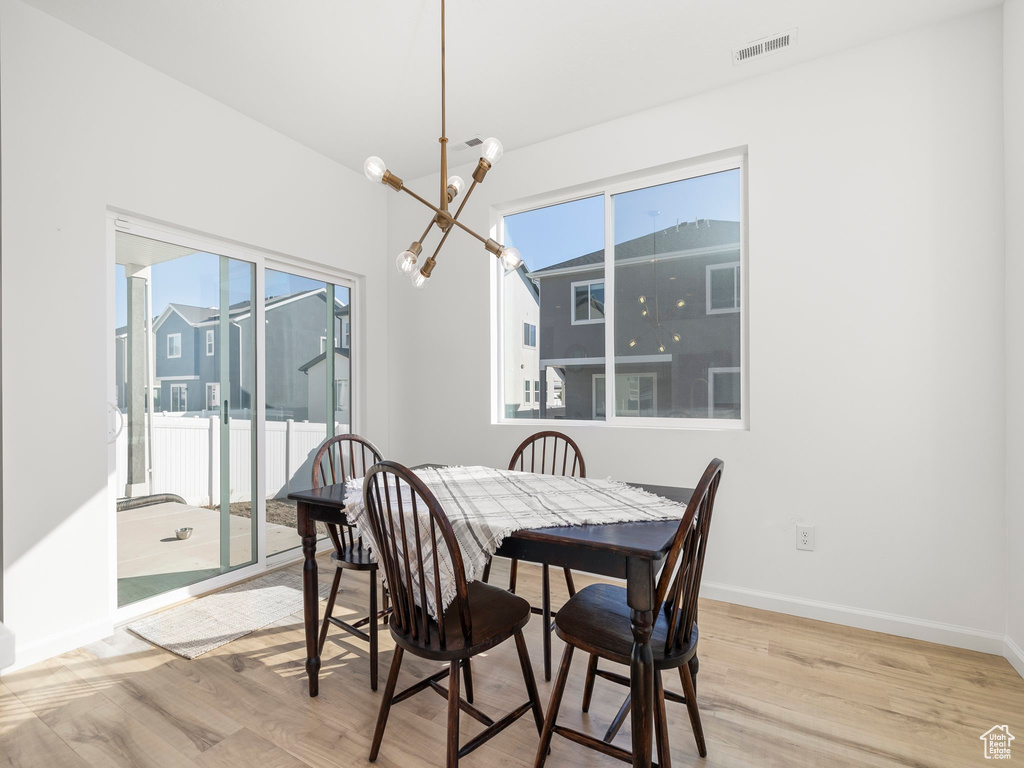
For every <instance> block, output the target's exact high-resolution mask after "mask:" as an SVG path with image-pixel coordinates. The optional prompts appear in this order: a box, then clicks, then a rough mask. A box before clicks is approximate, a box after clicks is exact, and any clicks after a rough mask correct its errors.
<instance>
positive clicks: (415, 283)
mask: <svg viewBox="0 0 1024 768" xmlns="http://www.w3.org/2000/svg"><path fill="white" fill-rule="evenodd" d="M429 279H430V277H428V276H427V275H424V274H423V271H422V270H416V272H415V273H414V274H413V276H412V287H413V288H425V287H426V285H427V280H429Z"/></svg>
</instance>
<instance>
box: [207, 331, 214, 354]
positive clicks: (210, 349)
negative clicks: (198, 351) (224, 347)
mask: <svg viewBox="0 0 1024 768" xmlns="http://www.w3.org/2000/svg"><path fill="white" fill-rule="evenodd" d="M206 356H207V357H213V329H212V328H211V329H209V330H207V331H206Z"/></svg>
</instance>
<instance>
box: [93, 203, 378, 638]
mask: <svg viewBox="0 0 1024 768" xmlns="http://www.w3.org/2000/svg"><path fill="white" fill-rule="evenodd" d="M106 227H107V267H108V274H107V277H108V279H107V291H108V293H107V366H106V369H107V391H108V392H113V391H114V388H115V386H116V382H115V373H114V360H115V350H114V343H115V342H114V330H115V319H114V293H113V291H114V274H115V264H116V233H117V232H126V233H129V234H134V235H138V236H140V237H147V238H150V239H153V240H158V241H162V242H166V243H171V244H174V245H180V246H184V247H186V248H194V249H196V250H197V251H203V252H208V253H213V254H217V255H219V256H226V257H228V258H232V259H236V260H238V261H243V262H247V263H250V264H253V265H254V266H255V295H254V296H253V297H252V307H253V319H254V323H253V328H254V329H255V328H257V327H258V328H259V330H258V331H256V332H255V340H254V341H255V358H256V359H255V361H254V364H255V378H254V383H255V390H256V392H255V397H254V398H252V399H251V400H250V402H251V404H252V408H253V414H254V417H255V418H254V428H255V434H254V436H253V437H254V439H253V441H252V450H253V451H254V458H255V463H254V465H253V474H254V477H255V482H254V488H255V489H257V491H258V492H257V493H256V494H254V495H255V497H256V498H254V499H253V500H252V504H253V510H254V514H253V517H252V519H253V520H254V521H255V523H256V536H255V547H256V549H255V552H256V559H255V562H253V563H251V564H249V565H245V566H241V567H239V568H236V569H234V570H231V571H228V572H226V573H221V574H219V575H217V576H213V577H211V578H209V579H205V580H203V581H200V582H197V583H195V584H190V585H188V586H185V587H179V588H177V589H173V590H169V591H167V592H164V593H162V594H159V595H154V596H153V597H150V598H146V599H144V600H140V601H138V602H135V603H130V604H128V605H125V606H118V604H117V502H116V500H117V498H119V497H120V495H121V493H120V492H119V491H118V489H117V467H116V450H115V449H114V446H113V445H108V451H107V464H108V466H107V497H108V506H109V511H110V517H109V527H110V531H109V536H108V542H109V550H108V551H109V554H108V557H109V561H110V578H109V586H110V600H109V613H110V617H111V620H112V621H113V623H114V624H121V623H124V622H126V621H129V620H131V619H133V618H136V617H138V616H141V615H144V614H146V613H150V612H152V611H155V610H159V609H161V608H165V607H167V606H169V605H173V604H174V603H178V602H182V601H185V600H188V599H189V598H191V597H195V596H197V595H201V594H205V593H207V592H212V591H215V590H217V589H222V588H224V587H226V586H229V585H231V584H236V583H238V582H240V581H244V580H246V579H249V578H252V577H254V576H258V575H260V574H262V573H265V572H266V571H268V570H272V569H275V568H279V567H281V566H282V565H286V564H288V563H291V562H298V561H300V560H301V559H302V551H301V549H300V548H295V549H290V550H285V551H284V552H280V553H277V554H275V555H273V556H271V557H267V555H266V542H267V523H266V498H265V497H266V365H265V363H264V361H265V360H266V334H265V333H264V332H263V329H264V326H265V318H266V311H265V300H264V294H265V291H266V275H265V270H267V269H274V270H279V271H284V272H290V273H291V274H294V275H299V276H302V277H308V278H310V279H314V280H322V281H323V282H325V283H329V284H333V285H339V286H344V287H346V288H348V289H349V301H350V303H351V304H354V305H355V313H354V316H350V329H351V330H350V333H351V344H352V347H351V348H352V352H351V358H350V360H351V367H352V370H351V371H350V374H349V377H350V378H349V381H350V384H349V392H350V397H351V405H350V417H351V429H352V431H356V432H357V431H359V430H362V429H364V424H365V418H364V417H365V410H364V407H365V406H364V403H365V400H364V396H363V387H362V386H359V387H356V386H353V383H354V381H355V379H356V376H357V375H358V376H359V379H360V380H361V381H362V379H363V376H362V372H363V371H364V370H365V367H364V366H365V350H364V347H365V340H366V334H365V332H364V330H363V329H364V327H365V316H366V313H365V310H364V308H363V303H364V302H363V300H362V297H363V296H364V295H365V278H364V277H362V276H361V275H356V274H352V273H347V272H345V271H343V270H340V269H335V268H332V267H329V266H326V265H323V264H319V263H315V262H311V261H308V260H305V259H300V258H295V257H291V256H287V255H285V254H280V253H275V252H271V251H267V250H264V249H261V248H256V247H253V246H248V245H244V244H241V243H237V242H234V241H231V240H226V239H223V238H219V237H216V236H213V235H207V234H203V233H199V232H195V231H192V230H187V229H184V228H180V227H173V226H170V225H167V224H163V223H158V222H154V221H150V220H147V219H145V218H142V217H139V216H136V215H132V214H129V213H125V212H122V211H118V210H116V209H108V210H107V216H106ZM222 343H223V340H222ZM221 395H222V397H221V399H222V400H223V399H224V398H223V395H224V392H223V391H222V392H221ZM330 548H331V542H330V539H324V540H322V541H321V542H319V544H318V546H317V550H318V551H327V550H329V549H330Z"/></svg>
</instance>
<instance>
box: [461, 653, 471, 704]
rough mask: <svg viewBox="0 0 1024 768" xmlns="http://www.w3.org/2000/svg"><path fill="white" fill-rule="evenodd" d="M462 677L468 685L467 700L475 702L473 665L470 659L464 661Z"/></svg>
mask: <svg viewBox="0 0 1024 768" xmlns="http://www.w3.org/2000/svg"><path fill="white" fill-rule="evenodd" d="M462 679H463V681H464V682H465V686H466V701H468V702H469V703H470V704H472V703H473V667H472V665H471V664H470V661H469V659H466V660H465V661H463V662H462Z"/></svg>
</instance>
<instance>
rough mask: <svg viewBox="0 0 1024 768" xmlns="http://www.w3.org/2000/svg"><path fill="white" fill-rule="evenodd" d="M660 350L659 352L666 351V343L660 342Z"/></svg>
mask: <svg viewBox="0 0 1024 768" xmlns="http://www.w3.org/2000/svg"><path fill="white" fill-rule="evenodd" d="M658 351H659V352H664V351H665V345H664V344H659V345H658Z"/></svg>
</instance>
